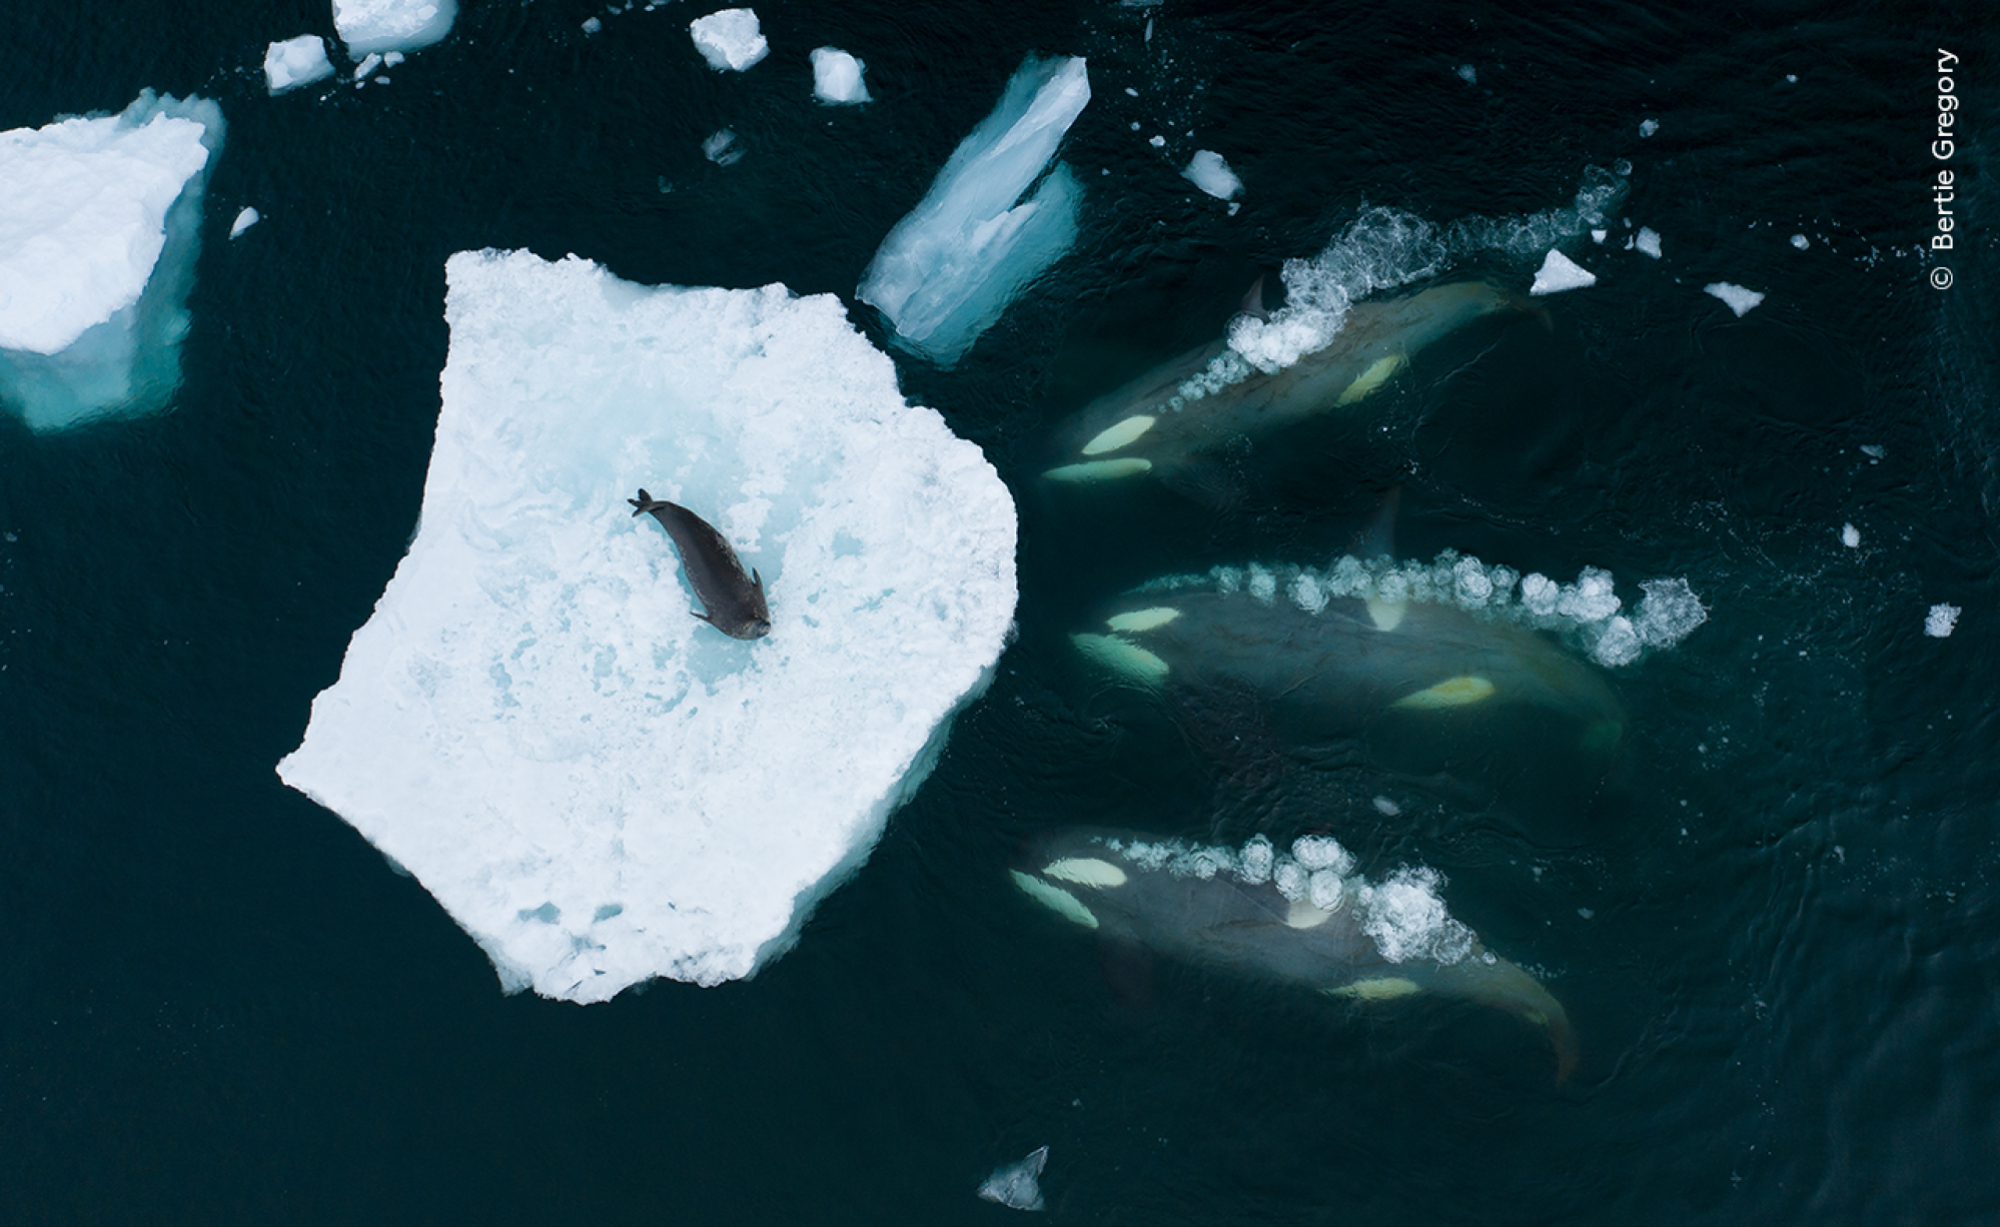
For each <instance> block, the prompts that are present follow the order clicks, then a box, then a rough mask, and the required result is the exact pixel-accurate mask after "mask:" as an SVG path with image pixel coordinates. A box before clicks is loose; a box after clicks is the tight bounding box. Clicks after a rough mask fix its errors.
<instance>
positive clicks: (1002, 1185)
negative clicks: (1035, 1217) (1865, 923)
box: [979, 1146, 1049, 1210]
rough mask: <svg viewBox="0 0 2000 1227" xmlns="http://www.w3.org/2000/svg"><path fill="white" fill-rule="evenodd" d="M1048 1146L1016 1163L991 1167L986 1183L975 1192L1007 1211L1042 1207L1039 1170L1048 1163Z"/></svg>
mask: <svg viewBox="0 0 2000 1227" xmlns="http://www.w3.org/2000/svg"><path fill="white" fill-rule="evenodd" d="M1048 1162H1049V1148H1048V1147H1046V1146H1044V1147H1041V1148H1040V1149H1038V1150H1036V1151H1034V1152H1033V1153H1031V1154H1030V1155H1029V1156H1028V1157H1027V1158H1025V1159H1023V1160H1021V1161H1020V1162H1019V1163H1008V1164H1005V1165H1003V1166H1001V1167H998V1168H995V1169H994V1171H993V1174H992V1175H991V1176H988V1177H987V1178H986V1182H985V1183H984V1184H982V1185H980V1186H979V1195H980V1196H981V1197H983V1198H985V1199H986V1200H987V1201H991V1202H998V1203H999V1204H1000V1205H1003V1206H1006V1207H1007V1208H1008V1209H1010V1210H1040V1209H1041V1208H1042V1186H1041V1183H1040V1177H1041V1174H1042V1169H1043V1168H1044V1167H1046V1166H1048Z"/></svg>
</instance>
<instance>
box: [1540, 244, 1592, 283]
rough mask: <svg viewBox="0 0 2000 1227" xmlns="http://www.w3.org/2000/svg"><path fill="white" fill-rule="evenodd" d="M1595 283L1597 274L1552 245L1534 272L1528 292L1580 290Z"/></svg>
mask: <svg viewBox="0 0 2000 1227" xmlns="http://www.w3.org/2000/svg"><path fill="white" fill-rule="evenodd" d="M1596 284H1597V274H1596V273H1593V272H1590V271H1588V270H1586V269H1584V268H1583V267H1581V266H1580V265H1578V264H1577V263H1576V261H1574V260H1572V259H1570V258H1569V257H1568V256H1566V255H1564V254H1563V253H1561V252H1560V251H1557V250H1556V249H1554V248H1553V247H1552V248H1550V249H1549V255H1548V258H1547V259H1545V260H1543V261H1542V267H1541V268H1540V270H1538V271H1537V272H1536V273H1535V283H1534V284H1533V285H1531V286H1529V287H1528V293H1530V294H1560V293H1562V292H1563V291H1564V290H1580V289H1583V288H1584V287H1585V286H1592V285H1596Z"/></svg>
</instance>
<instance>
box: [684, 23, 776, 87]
mask: <svg viewBox="0 0 2000 1227" xmlns="http://www.w3.org/2000/svg"><path fill="white" fill-rule="evenodd" d="M688 33H689V34H690V35H692V36H693V37H694V45H695V50H697V51H699V52H701V58H702V59H704V60H707V61H708V66H709V67H710V68H713V69H715V70H716V71H717V72H742V71H743V70H745V69H747V68H750V67H752V66H753V65H755V64H756V63H757V62H758V61H759V60H762V59H763V58H764V57H765V56H767V55H769V54H771V45H770V44H769V43H767V42H765V41H764V35H763V32H762V30H761V29H760V28H759V27H758V24H757V11H756V10H755V9H723V10H721V11H720V12H715V13H710V14H709V15H708V16H706V17H697V18H695V19H694V20H693V21H691V22H689V23H688Z"/></svg>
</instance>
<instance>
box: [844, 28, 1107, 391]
mask: <svg viewBox="0 0 2000 1227" xmlns="http://www.w3.org/2000/svg"><path fill="white" fill-rule="evenodd" d="M1089 101H1090V78H1089V75H1088V74H1087V73H1086V72H1085V71H1084V62H1083V60H1081V59H1079V58H1068V59H1053V60H1038V59H1035V58H1033V57H1030V58H1029V59H1028V60H1026V61H1025V62H1023V63H1022V65H1021V67H1020V69H1019V70H1017V71H1016V72H1015V73H1014V77H1013V79H1012V80H1010V81H1009V82H1008V83H1007V91H1006V93H1005V94H1003V95H1002V96H1001V98H1000V105H999V106H997V107H995V108H994V110H993V113H992V114H991V115H988V116H987V117H986V118H985V119H984V120H981V121H980V123H979V126H978V127H976V128H974V129H973V130H972V134H971V135H970V136H968V137H966V138H965V139H964V140H963V141H961V142H960V143H959V146H958V148H957V149H956V150H954V151H953V152H952V155H951V158H950V159H949V160H948V161H947V162H946V163H945V164H944V169H943V170H941V171H939V172H938V176H937V179H936V180H935V181H933V182H932V184H931V190H930V191H929V192H928V193H927V194H926V195H925V196H924V198H923V200H922V201H920V202H918V204H917V207H916V208H915V209H912V210H911V211H910V213H909V215H908V216H906V217H904V218H903V220H901V221H899V222H897V223H896V226H895V228H894V229H893V230H891V231H889V236H888V237H887V238H885V239H883V240H882V246H881V248H880V249H878V250H877V251H876V252H875V258H874V260H873V261H872V262H870V263H869V265H868V271H867V272H866V273H865V274H863V275H862V278H861V286H860V288H859V289H858V290H857V291H856V295H857V297H859V298H860V299H861V300H862V301H863V302H866V303H871V304H873V305H874V306H876V307H878V308H880V309H881V311H882V314H883V315H885V316H887V317H888V319H889V322H890V323H891V324H892V325H893V326H894V327H895V329H896V332H897V334H898V335H899V336H900V337H901V338H902V341H903V343H904V344H905V345H907V346H908V347H909V348H910V349H912V350H914V351H915V352H917V353H919V354H922V355H923V356H924V357H926V358H929V359H930V360H931V361H933V362H936V363H937V364H938V365H940V366H946V367H948V366H951V365H953V364H954V363H956V362H957V361H958V360H959V358H960V357H962V356H963V355H964V354H965V351H966V350H968V349H970V348H971V347H972V343H973V342H974V341H977V340H978V339H979V335H980V334H981V333H983V332H985V331H986V330H987V329H988V328H990V327H992V325H993V323H994V321H996V320H998V319H999V318H1000V315H1001V313H1002V312H1003V311H1005V310H1006V309H1007V305H1008V303H1010V302H1012V301H1013V300H1014V297H1015V296H1016V295H1018V294H1019V293H1020V292H1021V291H1022V290H1023V289H1025V288H1027V286H1028V284H1029V283H1030V282H1032V281H1034V280H1035V278H1037V277H1039V276H1041V275H1042V274H1043V273H1044V272H1046V271H1047V270H1048V268H1049V266H1050V265H1052V264H1054V263H1055V262H1056V261H1057V260H1058V259H1060V258H1061V257H1062V255H1063V253H1065V252H1067V251H1068V250H1069V248H1070V245H1071V244H1072V243H1074V242H1075V241H1076V217H1077V205H1078V202H1079V201H1080V200H1081V198H1082V195H1083V189H1082V188H1081V187H1079V186H1078V184H1077V181H1076V177H1075V176H1074V175H1073V174H1071V173H1070V170H1069V167H1067V166H1066V165H1064V164H1062V163H1060V162H1059V163H1057V164H1056V165H1055V168H1054V169H1053V170H1049V171H1048V173H1047V174H1046V175H1044V174H1043V171H1044V170H1045V169H1046V168H1047V167H1048V165H1049V161H1050V159H1052V158H1053V157H1055V153H1056V147H1057V146H1058V145H1060V144H1061V143H1062V139H1063V136H1064V134H1065V133H1067V132H1068V131H1069V127H1070V125H1071V124H1072V123H1074V122H1075V121H1076V117H1077V116H1078V115H1079V114H1080V113H1082V111H1083V108H1084V105H1085V104H1086V103H1088V102H1089ZM1038 178H1039V179H1040V180H1041V182H1040V184H1039V185H1038V186H1037V185H1036V180H1037V179H1038ZM1031 187H1032V188H1033V189H1034V190H1033V191H1032V192H1029V189H1030V188H1031ZM1024 192H1027V193H1029V194H1028V196H1027V199H1026V200H1025V201H1024V200H1022V194H1023V193H1024Z"/></svg>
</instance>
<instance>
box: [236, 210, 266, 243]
mask: <svg viewBox="0 0 2000 1227" xmlns="http://www.w3.org/2000/svg"><path fill="white" fill-rule="evenodd" d="M263 220H264V215H263V214H261V213H259V212H257V210H255V209H253V208H251V207H250V206H249V205H244V206H243V211H242V212H240V213H238V214H237V215H236V220H235V221H233V222H231V223H229V237H230V238H232V239H233V238H235V237H236V236H237V235H239V234H242V233H243V232H244V231H245V230H248V229H249V228H250V227H252V226H254V225H256V224H257V223H258V222H260V221H263Z"/></svg>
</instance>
